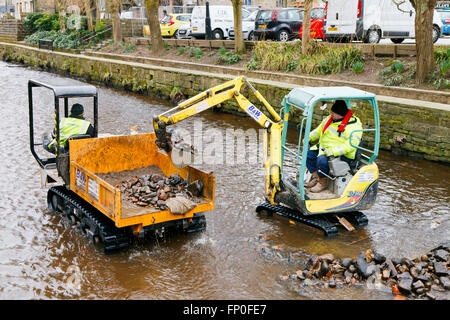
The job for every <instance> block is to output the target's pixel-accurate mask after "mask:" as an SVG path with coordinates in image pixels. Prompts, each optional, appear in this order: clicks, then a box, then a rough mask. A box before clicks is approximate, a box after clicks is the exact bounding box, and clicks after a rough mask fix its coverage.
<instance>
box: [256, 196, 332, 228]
mask: <svg viewBox="0 0 450 320" xmlns="http://www.w3.org/2000/svg"><path fill="white" fill-rule="evenodd" d="M263 210H266V211H269V212H275V213H277V214H279V215H280V216H283V217H286V218H289V219H291V220H294V221H297V222H300V223H303V224H306V225H308V226H311V227H313V228H316V229H320V230H322V231H323V232H324V233H325V235H326V236H327V237H333V236H336V235H337V234H338V229H337V227H336V226H335V225H334V223H332V222H330V221H328V219H326V218H325V217H322V216H310V217H307V216H304V215H303V214H302V213H301V212H299V211H296V210H293V209H291V208H288V207H285V206H282V205H273V204H270V203H267V202H264V203H262V204H260V205H259V206H258V207H256V212H261V211H263Z"/></svg>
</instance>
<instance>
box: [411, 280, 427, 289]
mask: <svg viewBox="0 0 450 320" xmlns="http://www.w3.org/2000/svg"><path fill="white" fill-rule="evenodd" d="M412 287H413V289H414V290H415V291H417V290H418V289H423V288H424V287H425V285H424V284H423V282H422V281H420V280H418V281H416V282H414V283H413V285H412Z"/></svg>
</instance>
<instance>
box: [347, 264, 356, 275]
mask: <svg viewBox="0 0 450 320" xmlns="http://www.w3.org/2000/svg"><path fill="white" fill-rule="evenodd" d="M348 271H350V272H351V273H354V272H355V271H356V267H355V266H354V265H353V264H351V265H350V267H348Z"/></svg>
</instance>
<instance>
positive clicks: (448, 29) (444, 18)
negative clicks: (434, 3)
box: [435, 9, 450, 36]
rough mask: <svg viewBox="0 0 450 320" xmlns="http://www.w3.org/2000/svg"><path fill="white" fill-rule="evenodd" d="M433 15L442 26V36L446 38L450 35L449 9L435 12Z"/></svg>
mask: <svg viewBox="0 0 450 320" xmlns="http://www.w3.org/2000/svg"><path fill="white" fill-rule="evenodd" d="M435 13H436V14H437V16H438V17H439V18H440V19H441V22H442V24H443V27H442V34H443V35H446V36H448V35H450V9H447V10H446V9H443V10H436V11H435Z"/></svg>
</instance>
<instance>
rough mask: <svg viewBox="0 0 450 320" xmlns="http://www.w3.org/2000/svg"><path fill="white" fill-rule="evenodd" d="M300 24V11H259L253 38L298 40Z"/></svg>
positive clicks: (294, 9) (293, 9) (289, 9)
mask: <svg viewBox="0 0 450 320" xmlns="http://www.w3.org/2000/svg"><path fill="white" fill-rule="evenodd" d="M302 22H303V10H302V9H298V8H281V9H280V8H277V9H266V10H261V11H259V12H258V15H257V16H256V21H255V31H254V33H255V38H256V39H274V40H278V41H288V40H290V39H293V38H298V36H299V32H300V27H301V26H302Z"/></svg>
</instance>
